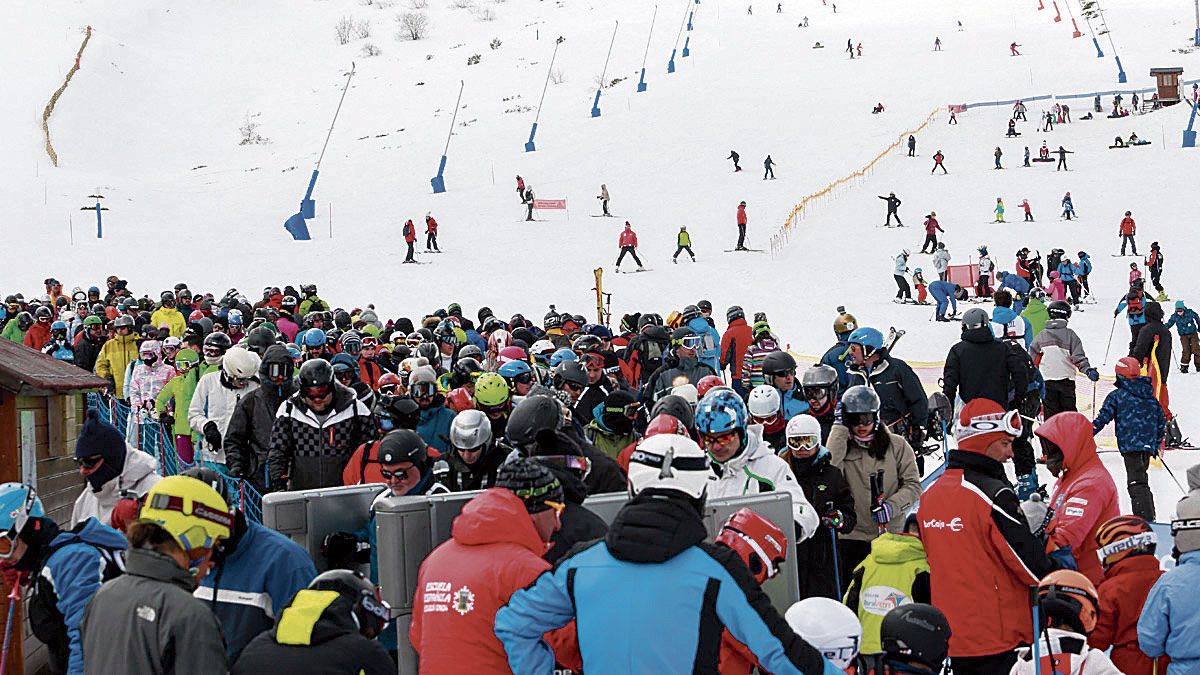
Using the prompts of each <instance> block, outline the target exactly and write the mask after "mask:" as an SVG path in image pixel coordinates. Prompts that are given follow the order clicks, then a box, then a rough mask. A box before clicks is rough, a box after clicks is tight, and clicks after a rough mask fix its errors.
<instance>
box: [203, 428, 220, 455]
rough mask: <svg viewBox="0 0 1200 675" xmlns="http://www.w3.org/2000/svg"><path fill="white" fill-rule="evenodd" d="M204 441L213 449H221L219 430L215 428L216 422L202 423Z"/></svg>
mask: <svg viewBox="0 0 1200 675" xmlns="http://www.w3.org/2000/svg"><path fill="white" fill-rule="evenodd" d="M204 442H205V443H208V447H210V448H212V449H213V450H220V449H221V430H220V429H218V428H217V423H216V422H206V423H205V424H204Z"/></svg>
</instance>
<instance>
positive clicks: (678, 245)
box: [635, 225, 696, 264]
mask: <svg viewBox="0 0 1200 675" xmlns="http://www.w3.org/2000/svg"><path fill="white" fill-rule="evenodd" d="M684 251H687V254H688V255H690V256H691V257H692V262H696V254H695V253H692V235H690V234H688V231H687V225H680V226H679V234H678V235H676V236H675V255H673V256H671V262H673V263H676V264H678V263H679V254H680V253H683V252H684ZM635 260H636V258H635Z"/></svg>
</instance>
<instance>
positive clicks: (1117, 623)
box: [1088, 555, 1168, 675]
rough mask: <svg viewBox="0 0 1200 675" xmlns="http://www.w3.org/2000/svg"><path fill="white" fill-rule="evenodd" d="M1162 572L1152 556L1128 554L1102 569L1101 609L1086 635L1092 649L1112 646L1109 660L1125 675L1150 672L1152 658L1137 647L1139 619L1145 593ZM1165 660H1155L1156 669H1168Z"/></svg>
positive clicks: (1151, 673)
mask: <svg viewBox="0 0 1200 675" xmlns="http://www.w3.org/2000/svg"><path fill="white" fill-rule="evenodd" d="M1162 575H1163V571H1162V569H1161V568H1160V567H1159V562H1158V558H1156V557H1154V556H1153V555H1134V556H1129V557H1127V558H1125V559H1123V560H1121V561H1120V562H1118V563H1117V564H1115V565H1113V566H1112V567H1110V568H1108V570H1106V571H1105V572H1104V581H1102V582H1100V585H1099V586H1097V587H1096V592H1097V593H1099V594H1100V611H1099V612H1098V615H1097V617H1096V628H1095V629H1093V630H1092V632H1091V634H1090V635H1088V644H1089V645H1091V646H1092V647H1093V648H1095V649H1100V650H1105V649H1108V648H1109V647H1112V654H1111V657H1112V662H1113V665H1115V666H1116V667H1117V668H1118V669H1119V670H1120V671H1121V672H1122V673H1125V675H1153V673H1154V672H1155V670H1156V669H1155V664H1154V659H1151V658H1150V657H1148V656H1146V655H1145V654H1143V653H1142V650H1141V649H1139V648H1138V633H1137V628H1138V618H1139V617H1141V615H1142V606H1143V605H1144V604H1145V603H1146V596H1147V595H1148V594H1149V593H1150V588H1151V587H1152V586H1154V584H1155V582H1157V581H1158V578H1159V577H1161V576H1162ZM1167 663H1168V660H1167V659H1166V658H1165V657H1160V658H1159V659H1158V668H1157V672H1159V673H1166V672H1167Z"/></svg>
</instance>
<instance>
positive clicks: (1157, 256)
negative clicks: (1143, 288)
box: [1146, 248, 1164, 274]
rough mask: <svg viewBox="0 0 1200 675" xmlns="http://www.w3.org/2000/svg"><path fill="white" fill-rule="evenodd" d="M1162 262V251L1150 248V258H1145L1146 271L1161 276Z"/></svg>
mask: <svg viewBox="0 0 1200 675" xmlns="http://www.w3.org/2000/svg"><path fill="white" fill-rule="evenodd" d="M1163 262H1164V260H1163V254H1162V251H1160V250H1158V249H1157V248H1151V249H1150V257H1148V258H1146V269H1148V270H1150V271H1151V272H1158V273H1160V274H1161V273H1162V268H1163Z"/></svg>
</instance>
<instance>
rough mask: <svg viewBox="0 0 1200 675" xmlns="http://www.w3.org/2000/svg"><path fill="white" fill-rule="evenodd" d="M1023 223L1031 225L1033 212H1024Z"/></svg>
mask: <svg viewBox="0 0 1200 675" xmlns="http://www.w3.org/2000/svg"><path fill="white" fill-rule="evenodd" d="M1025 222H1027V223H1032V222H1033V211H1026V212H1025Z"/></svg>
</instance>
